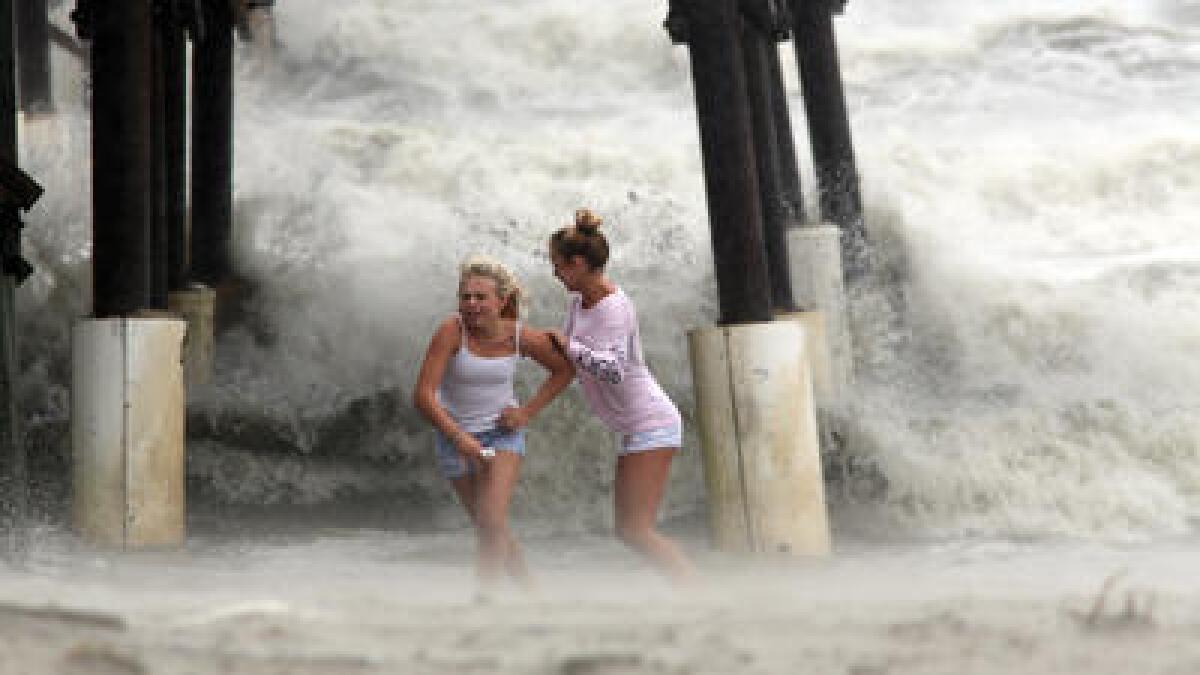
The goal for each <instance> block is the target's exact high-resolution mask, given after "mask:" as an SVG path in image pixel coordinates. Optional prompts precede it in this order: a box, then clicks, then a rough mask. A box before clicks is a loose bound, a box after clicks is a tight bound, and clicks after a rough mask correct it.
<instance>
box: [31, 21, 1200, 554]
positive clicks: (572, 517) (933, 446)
mask: <svg viewBox="0 0 1200 675" xmlns="http://www.w3.org/2000/svg"><path fill="white" fill-rule="evenodd" d="M1128 4H1130V3H1115V2H1104V1H1103V0H1058V1H1055V2H1045V1H1042V2H1008V3H1003V5H1002V6H994V5H995V3H991V4H988V3H974V4H971V3H966V4H964V3H955V2H950V1H948V0H933V1H932V2H925V3H921V5H920V7H914V6H912V5H911V3H903V2H899V1H898V0H855V1H854V2H851V3H850V4H849V5H848V7H847V10H846V13H845V15H844V16H843V17H841V18H839V19H838V23H837V26H838V31H839V40H840V44H841V61H842V65H843V69H844V76H845V81H846V87H847V96H848V107H849V109H850V111H851V115H852V120H851V123H852V127H853V130H854V134H855V144H856V152H857V155H858V162H859V167H860V171H861V173H862V175H863V177H864V184H863V192H864V196H865V200H866V202H867V205H868V213H867V217H868V227H869V228H870V234H871V237H872V239H873V241H875V242H876V246H877V254H878V257H879V264H878V266H877V267H876V273H877V274H876V276H875V277H873V278H872V279H871V280H869V281H868V282H867V283H865V284H864V285H863V287H861V288H857V289H854V295H855V297H856V303H855V307H856V311H855V317H854V331H855V335H854V339H855V344H856V349H857V351H858V354H859V359H860V364H861V367H860V374H859V379H860V381H859V383H858V389H857V392H856V403H855V410H854V415H852V416H850V417H852V418H853V419H854V420H855V421H854V423H853V424H852V425H849V426H848V427H847V428H846V429H845V434H844V436H845V439H844V440H845V447H844V450H843V454H842V455H841V456H839V458H837V460H838V461H844V462H847V463H850V464H854V465H855V466H859V467H868V468H869V469H870V470H871V472H873V475H877V476H879V477H880V479H881V480H877V481H873V482H871V485H870V488H871V489H869V490H864V489H859V488H858V487H856V484H855V483H854V481H852V480H848V481H846V482H845V483H844V484H842V485H839V486H836V488H835V489H834V490H832V491H831V494H832V497H833V504H832V509H833V515H834V518H835V521H836V522H837V523H838V526H839V527H841V528H842V529H843V530H844V531H846V532H860V533H862V534H864V535H865V536H871V537H874V536H882V535H881V534H880V533H882V532H892V533H895V532H902V533H904V534H905V535H906V536H919V537H928V536H934V537H941V536H962V535H969V534H981V535H990V536H997V535H998V536H1030V537H1043V536H1054V535H1069V536H1076V537H1144V536H1157V535H1163V534H1175V533H1181V532H1187V531H1189V530H1190V529H1191V528H1192V527H1193V519H1194V518H1195V517H1196V515H1197V511H1198V509H1200V447H1198V445H1197V441H1196V440H1195V439H1196V438H1198V437H1200V433H1197V432H1200V414H1197V413H1196V412H1195V411H1196V410H1200V406H1198V405H1197V403H1200V401H1197V396H1198V395H1197V394H1196V393H1194V392H1195V388H1194V387H1193V386H1191V383H1192V382H1194V381H1195V380H1196V379H1197V376H1198V375H1200V372H1194V371H1200V365H1198V362H1197V361H1196V359H1194V358H1193V355H1194V353H1195V352H1196V349H1197V347H1198V346H1200V339H1198V336H1200V319H1197V318H1196V317H1198V316H1200V314H1198V313H1197V311H1196V309H1197V301H1196V300H1195V298H1197V297H1200V294H1198V293H1197V292H1196V291H1197V290H1200V247H1198V246H1196V245H1195V244H1193V243H1192V242H1191V240H1190V238H1189V235H1191V233H1192V231H1193V229H1194V225H1195V221H1196V218H1195V214H1197V213H1200V189H1197V188H1198V187H1200V131H1197V130H1196V128H1195V125H1194V124H1191V123H1190V122H1191V117H1190V115H1189V113H1190V112H1191V111H1193V110H1195V109H1196V108H1197V103H1200V101H1198V100H1197V99H1200V93H1198V92H1197V91H1196V89H1195V87H1194V86H1192V85H1193V83H1194V81H1195V78H1196V76H1197V74H1198V73H1200V39H1198V38H1200V5H1197V3H1195V2H1194V1H1185V0H1162V1H1160V2H1157V3H1151V2H1147V3H1140V4H1138V6H1137V7H1127V6H1126V5H1128ZM664 14H665V3H646V2H641V1H636V2H635V1H634V0H612V1H610V2H605V3H600V4H597V5H595V6H591V5H589V6H586V7H585V6H584V5H581V4H578V3H545V2H534V1H533V0H517V1H515V2H507V3H501V4H496V3H492V4H487V3H483V4H469V5H463V4H461V3H442V2H432V1H430V0H424V1H418V0H404V1H400V0H349V1H347V2H339V3H324V2H317V1H315V0H289V1H288V2H286V3H280V4H279V5H278V7H277V8H276V17H277V24H278V31H279V34H280V38H281V41H282V46H281V49H280V51H279V53H278V54H276V55H274V56H273V57H272V58H271V59H269V60H263V59H261V58H257V57H255V56H254V55H253V54H251V53H249V52H248V51H243V52H239V55H238V57H239V63H238V73H237V84H236V86H237V97H238V98H237V110H236V124H237V131H236V133H237V138H236V148H237V158H236V176H235V183H236V188H235V211H236V213H235V219H236V224H235V230H236V231H235V237H236V251H235V263H236V266H237V269H238V271H239V273H240V274H241V275H242V276H243V277H244V278H246V279H247V280H248V282H249V283H250V285H251V287H252V288H253V292H252V294H251V295H250V297H249V298H248V299H247V304H246V321H245V323H244V325H243V326H240V327H238V328H236V329H234V330H231V331H229V332H227V333H225V334H224V335H222V336H221V338H220V341H219V343H218V363H217V373H216V378H215V383H214V384H212V385H210V386H208V387H205V388H198V389H197V390H195V391H193V392H191V395H190V402H189V434H190V438H189V460H188V462H189V463H188V472H189V478H190V480H191V485H192V495H193V498H194V499H193V500H194V501H197V502H199V503H201V504H221V505H229V504H234V505H254V506H266V505H279V506H280V508H281V509H283V510H288V509H296V508H298V507H304V506H315V507H319V506H321V505H328V504H336V503H345V502H351V501H354V500H367V503H369V504H371V505H372V507H373V508H375V509H377V510H378V512H379V513H382V514H384V515H383V517H384V518H385V519H393V520H394V522H396V523H402V524H405V525H409V526H414V525H416V524H418V523H427V522H431V521H430V519H431V518H432V519H433V521H432V522H437V519H438V518H440V517H441V516H447V517H456V516H457V512H456V511H455V510H454V509H453V508H448V507H449V506H450V494H449V491H448V490H447V489H446V488H445V486H444V485H442V484H441V482H440V481H439V480H438V479H436V477H435V476H434V473H433V462H432V455H431V448H430V438H429V433H428V427H427V425H426V424H425V423H424V422H423V421H422V420H420V419H419V417H418V416H417V415H415V414H414V413H413V411H412V410H411V409H410V407H409V405H408V393H409V391H410V389H411V386H412V383H413V380H414V378H415V373H416V370H417V367H418V365H419V361H420V358H421V356H422V354H423V351H424V348H425V345H426V344H427V340H428V337H429V334H430V332H431V330H432V328H433V326H434V325H435V324H436V322H437V321H438V320H439V319H440V318H441V317H442V316H444V315H445V314H446V313H448V312H450V311H452V309H453V302H454V284H455V277H454V275H455V271H456V263H457V261H459V260H460V259H461V258H462V257H463V256H464V255H466V254H467V253H469V252H473V251H483V252H487V253H491V254H493V255H496V256H499V257H501V258H503V259H504V260H506V261H508V262H510V263H511V264H512V265H513V267H514V268H515V269H516V270H517V271H518V273H519V275H520V276H521V277H522V278H523V279H524V281H525V282H526V283H527V285H528V286H529V288H530V289H531V291H532V295H533V301H532V304H531V306H530V321H531V322H533V323H534V324H539V325H557V324H558V323H559V321H560V319H561V315H562V309H563V295H562V291H561V289H560V288H559V287H558V286H557V285H556V282H555V281H554V280H553V278H552V277H551V276H550V274H549V270H548V264H547V261H546V258H545V252H544V249H545V241H546V238H547V236H548V234H549V233H550V232H551V231H552V230H553V229H555V228H557V227H559V226H561V225H562V224H565V223H566V222H567V221H568V218H569V217H570V214H571V213H572V212H573V210H574V209H575V208H576V207H577V206H580V205H585V204H586V205H589V206H591V207H593V208H595V209H596V210H598V211H599V212H601V213H602V214H604V215H605V216H606V222H607V223H608V224H607V225H606V227H608V228H609V230H608V231H609V234H610V236H611V239H612V241H613V243H614V255H613V263H612V268H611V272H612V276H613V277H614V278H615V279H616V280H617V281H618V283H620V284H621V285H622V286H623V287H625V288H626V289H627V291H628V292H629V293H630V295H631V296H632V297H633V298H634V300H635V301H636V302H637V303H638V306H639V309H640V313H641V318H642V324H643V326H642V327H643V333H644V340H645V342H646V348H647V356H648V359H649V361H650V363H651V366H652V368H653V369H654V371H655V372H656V374H657V375H658V376H659V377H660V379H661V380H662V381H663V383H664V385H665V386H666V388H667V389H668V391H669V392H670V393H671V395H672V397H673V398H675V400H676V401H677V402H679V403H680V406H681V408H683V409H684V412H685V417H686V418H687V419H688V420H689V422H690V421H691V420H692V419H694V414H695V411H694V401H693V398H692V396H691V391H690V373H689V366H688V362H687V350H686V340H685V334H686V331H687V330H689V329H691V328H693V327H696V326H701V325H706V324H711V323H712V322H713V321H714V319H715V316H716V306H715V285H714V282H713V278H712V274H711V268H712V259H711V256H712V254H711V249H710V247H709V243H708V229H707V216H706V212H705V205H704V195H703V185H702V178H701V170H700V162H699V149H698V141H697V130H696V124H695V118H694V113H693V109H692V93H691V88H690V79H689V73H688V60H687V54H686V51H685V50H684V48H682V47H673V46H672V45H670V43H669V40H668V39H667V37H666V35H665V33H664V32H663V31H662V30H661V28H660V24H661V20H662V18H663V15H664ZM60 19H61V17H60ZM62 22H63V21H62V20H60V23H62ZM243 49H244V48H243ZM781 54H782V56H783V63H784V67H785V71H786V72H787V75H788V78H789V81H788V86H789V93H790V95H791V102H792V109H793V117H794V128H795V130H796V132H797V134H798V138H797V144H796V145H797V148H798V149H799V151H800V152H801V154H802V156H801V165H802V167H806V168H805V171H804V173H805V180H806V183H805V184H806V187H808V188H809V189H810V190H811V186H812V184H813V181H812V178H811V175H812V172H811V169H809V168H807V167H808V164H809V162H808V158H807V153H806V148H807V147H808V145H807V139H806V138H805V135H804V124H803V115H802V112H801V111H802V106H801V102H800V99H799V95H798V92H797V86H796V82H795V67H794V60H793V57H792V55H791V53H790V48H789V46H788V45H784V46H783V49H782V52H781ZM56 59H59V60H58V61H56V66H59V69H58V72H56V78H57V79H56V83H55V84H56V87H57V89H58V90H57V92H56V95H57V96H58V105H59V110H60V114H59V115H58V116H56V117H54V118H52V119H43V120H29V121H26V123H25V125H24V127H23V129H22V143H23V148H22V152H23V163H24V165H25V167H26V168H27V170H28V171H29V172H30V173H31V174H32V175H34V176H36V177H37V178H38V179H39V180H41V181H42V182H43V183H44V184H45V186H46V188H47V196H46V197H45V198H44V199H43V200H42V202H41V203H40V204H39V205H38V206H37V207H36V208H35V209H34V211H33V212H32V213H31V214H30V216H29V219H28V220H29V228H28V229H27V230H26V249H27V254H28V256H29V257H30V258H31V259H32V260H34V262H35V264H36V266H37V268H38V271H37V273H36V275H35V276H34V277H32V278H31V279H30V280H29V281H28V282H27V283H26V284H25V286H23V287H22V289H21V296H20V301H21V313H22V322H23V327H22V345H21V350H22V356H23V372H24V380H23V385H24V387H23V405H24V410H25V411H26V412H27V415H28V418H29V420H28V423H27V428H28V433H29V435H30V439H31V444H32V445H33V446H34V447H35V448H37V453H38V460H37V461H36V462H35V464H39V465H41V466H42V467H43V470H42V474H43V475H44V476H48V475H51V474H53V473H54V472H55V471H61V466H62V463H63V462H64V461H65V459H64V458H65V456H66V455H67V454H68V452H67V442H68V441H67V437H66V432H65V429H66V421H67V419H68V417H67V416H68V413H69V411H68V409H67V401H68V399H69V397H68V396H67V394H66V392H67V391H68V386H69V384H68V383H69V380H70V373H69V359H68V354H69V348H68V343H69V325H70V322H71V320H72V319H73V318H74V317H77V316H81V315H84V314H86V312H87V309H88V302H89V298H90V289H89V288H88V286H89V283H90V282H89V274H90V271H89V266H88V258H89V254H90V253H89V248H90V243H89V240H90V234H89V233H90V195H89V194H88V189H89V188H88V186H89V185H90V173H89V171H90V169H89V166H88V164H89V162H88V161H87V159H86V158H87V156H88V154H87V153H88V149H89V144H90V129H89V126H90V124H89V121H88V119H89V118H88V112H87V109H86V107H85V102H84V100H85V98H86V96H85V94H86V81H85V80H86V78H85V77H84V75H83V74H81V73H79V72H78V70H77V69H73V68H74V66H73V65H72V64H70V63H68V62H67V61H66V57H65V56H62V55H56ZM813 203H815V200H814V199H809V206H810V208H811V205H812V204H813ZM885 284H893V286H892V287H891V288H888V289H885V288H884V285H885ZM897 295H902V296H903V298H904V303H903V305H902V309H901V308H898V306H897V305H894V304H892V303H890V302H888V301H887V300H886V298H887V297H895V296H897ZM536 377H537V373H535V372H528V373H526V376H525V380H526V382H525V385H526V386H527V387H528V386H531V385H532V384H533V383H534V382H535V378H536ZM580 403H581V402H580V401H579V400H578V399H577V398H576V397H575V396H574V395H571V394H569V395H567V396H565V397H564V398H563V399H562V400H560V401H559V402H557V403H556V404H555V405H553V406H552V407H551V408H549V409H548V410H547V411H546V412H545V413H543V417H542V418H541V419H539V420H537V421H536V422H535V426H534V431H533V433H532V434H531V438H530V456H529V460H528V461H527V463H526V467H525V470H524V476H523V479H522V483H521V487H520V488H519V491H518V494H517V498H516V503H515V509H516V515H517V516H518V517H519V518H524V519H526V520H527V521H534V522H540V523H543V524H545V525H546V526H547V527H551V528H566V529H576V528H584V529H588V528H592V527H599V526H602V525H603V523H604V519H605V518H607V517H608V516H607V513H608V499H609V497H608V492H607V484H608V481H609V477H610V475H611V470H612V468H611V466H612V458H611V441H610V440H608V438H607V436H606V435H605V434H604V433H603V432H602V431H601V430H600V428H599V426H598V425H597V424H596V423H595V422H594V421H592V420H590V419H589V418H588V416H587V415H586V413H585V412H584V411H583V409H582V406H581V405H580ZM690 426H692V427H694V426H695V425H694V424H691V425H690ZM689 442H690V446H691V447H690V448H689V450H688V451H687V452H686V453H685V454H684V455H683V457H682V459H681V461H680V462H678V463H677V465H676V470H675V472H674V475H673V483H672V486H671V490H670V496H669V501H668V504H667V515H683V514H689V513H694V512H696V511H697V510H698V509H699V508H700V507H701V505H702V503H703V494H702V492H703V490H702V481H701V480H700V469H699V462H698V452H697V451H696V444H695V437H694V435H690V436H689ZM35 468H36V467H35ZM868 473H870V472H868ZM59 475H61V474H59ZM43 481H44V484H43V485H42V486H41V489H42V490H43V491H44V492H45V493H46V495H47V497H46V499H47V500H50V501H53V500H56V499H59V498H60V497H61V491H62V488H61V486H60V485H59V486H57V487H56V485H57V484H56V482H55V481H54V480H52V479H50V478H47V477H44V478H43Z"/></svg>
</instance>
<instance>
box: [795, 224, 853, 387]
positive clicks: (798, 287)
mask: <svg viewBox="0 0 1200 675" xmlns="http://www.w3.org/2000/svg"><path fill="white" fill-rule="evenodd" d="M787 236H788V265H789V267H790V268H791V274H790V276H791V279H792V294H793V296H794V297H795V299H796V303H797V304H798V305H800V306H801V307H803V308H804V309H806V310H810V311H818V312H821V313H822V314H823V315H824V332H825V341H826V344H827V345H828V353H829V369H828V377H829V381H828V387H827V391H828V394H829V396H831V397H832V400H830V401H828V402H827V401H826V400H824V398H823V400H822V401H821V403H822V405H826V404H827V403H837V402H840V401H841V400H842V397H843V396H844V395H845V393H846V392H847V391H848V388H849V385H850V384H851V383H852V382H853V381H854V361H853V352H852V351H851V349H852V348H851V343H850V315H849V311H850V308H849V304H848V303H847V302H846V286H845V282H844V281H843V280H842V253H841V231H840V230H839V229H838V228H837V227H835V226H830V225H822V226H820V227H805V228H798V229H791V230H788V233H787Z"/></svg>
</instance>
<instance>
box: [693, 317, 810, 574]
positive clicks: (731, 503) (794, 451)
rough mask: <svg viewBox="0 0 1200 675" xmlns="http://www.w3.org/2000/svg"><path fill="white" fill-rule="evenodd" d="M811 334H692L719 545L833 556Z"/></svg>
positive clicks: (777, 330) (748, 327)
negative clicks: (809, 345)
mask: <svg viewBox="0 0 1200 675" xmlns="http://www.w3.org/2000/svg"><path fill="white" fill-rule="evenodd" d="M805 332H806V329H805V327H804V325H803V324H802V323H800V322H798V321H776V322H771V323H760V324H742V325H736V326H717V327H713V328H701V329H697V330H694V331H692V332H691V333H690V334H689V336H688V337H689V347H690V349H691V359H692V378H693V386H694V387H695V390H696V409H697V411H698V414H697V417H698V418H699V426H700V437H701V444H702V446H703V453H704V475H705V484H706V487H707V489H708V501H709V514H710V524H711V526H712V531H713V538H714V543H715V544H716V546H717V547H718V548H720V549H723V550H727V551H753V552H788V553H794V554H815V555H823V554H826V553H828V552H829V525H828V517H827V515H826V509H825V491H824V483H823V481H822V476H821V457H820V450H819V442H818V437H817V422H816V411H815V409H814V400H813V392H812V380H811V378H812V376H811V372H810V369H809V361H808V354H807V348H806V344H807V342H806V337H805Z"/></svg>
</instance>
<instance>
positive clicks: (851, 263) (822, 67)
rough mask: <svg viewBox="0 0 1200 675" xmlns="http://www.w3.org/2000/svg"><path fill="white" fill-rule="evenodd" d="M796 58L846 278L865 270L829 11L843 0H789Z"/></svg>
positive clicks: (824, 209)
mask: <svg viewBox="0 0 1200 675" xmlns="http://www.w3.org/2000/svg"><path fill="white" fill-rule="evenodd" d="M791 3H792V5H791V7H792V20H793V27H794V30H793V33H792V34H793V37H792V42H793V44H794V46H795V48H796V60H797V61H798V62H799V67H800V84H801V87H802V90H803V92H804V109H805V112H806V113H807V116H808V130H809V142H810V143H811V144H812V154H813V163H814V165H815V167H816V174H817V194H818V198H819V199H818V200H819V206H820V212H821V219H822V220H824V221H827V222H831V223H836V224H837V225H838V226H839V227H840V228H841V229H842V251H843V252H842V260H843V265H844V266H845V274H846V277H847V278H849V279H853V278H856V277H858V276H861V275H862V273H863V272H864V270H865V260H864V256H863V255H862V253H863V251H862V249H863V247H864V246H865V245H866V236H865V232H864V229H863V217H862V196H861V195H860V193H859V182H858V170H857V168H856V167H855V162H854V145H853V143H852V141H851V138H850V120H849V117H848V116H847V114H846V96H845V92H844V91H843V87H842V73H841V68H840V66H839V65H838V54H837V41H836V39H835V37H834V31H833V14H834V13H835V12H840V11H841V10H842V8H843V7H844V5H845V0H791Z"/></svg>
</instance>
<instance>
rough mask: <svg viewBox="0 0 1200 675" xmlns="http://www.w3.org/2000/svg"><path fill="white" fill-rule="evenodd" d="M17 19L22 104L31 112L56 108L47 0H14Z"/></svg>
mask: <svg viewBox="0 0 1200 675" xmlns="http://www.w3.org/2000/svg"><path fill="white" fill-rule="evenodd" d="M13 1H14V4H15V7H16V21H17V53H18V57H17V66H18V68H19V69H20V73H21V75H20V78H19V82H20V92H21V93H20V104H21V110H23V111H24V112H25V113H27V114H45V113H50V112H53V111H54V98H53V94H52V92H51V87H50V84H51V75H50V18H49V16H48V11H49V8H48V7H47V4H46V0H13Z"/></svg>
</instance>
